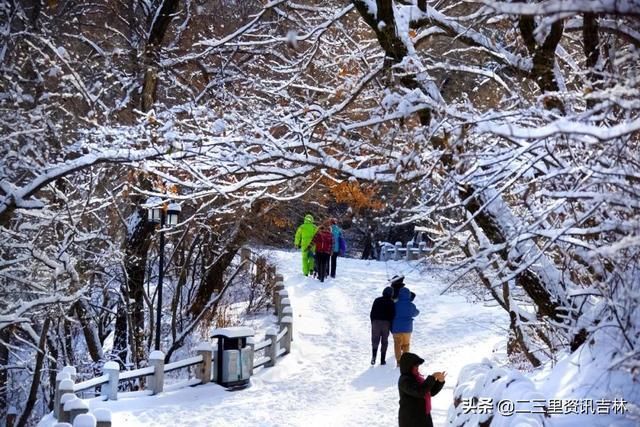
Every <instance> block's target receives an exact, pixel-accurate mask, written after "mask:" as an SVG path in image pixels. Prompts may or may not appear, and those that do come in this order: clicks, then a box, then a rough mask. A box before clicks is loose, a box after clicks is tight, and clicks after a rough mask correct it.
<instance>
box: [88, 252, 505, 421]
mask: <svg viewBox="0 0 640 427" xmlns="http://www.w3.org/2000/svg"><path fill="white" fill-rule="evenodd" d="M272 257H273V258H274V259H275V260H276V261H277V262H278V271H279V272H280V273H282V274H283V276H284V280H285V286H286V288H287V289H288V291H289V297H290V299H291V304H292V307H293V310H294V343H293V349H292V352H291V354H290V355H288V356H285V357H284V358H283V359H280V362H279V363H278V365H277V366H276V367H275V368H267V369H262V370H260V371H258V372H257V374H256V375H255V376H254V377H252V386H251V387H250V388H249V389H246V390H244V391H239V392H235V393H229V392H226V391H223V390H222V389H221V388H219V387H218V386H216V385H207V386H201V387H194V388H190V389H183V390H179V391H176V392H172V393H164V394H163V395H161V396H157V397H141V398H137V399H123V400H120V401H118V402H94V404H93V405H92V406H96V407H98V406H108V407H109V408H111V410H112V411H114V414H113V417H114V426H142V425H144V426H175V427H178V426H265V427H266V426H279V427H280V426H305V427H310V426H325V425H330V426H332V427H333V426H393V425H397V410H398V392H397V387H396V381H397V378H398V370H397V369H396V368H395V362H394V358H393V344H392V340H391V337H389V338H390V341H391V343H390V346H389V347H390V348H389V352H388V356H387V359H388V360H389V363H388V364H387V365H386V366H380V365H376V366H374V367H372V366H371V365H370V364H369V360H370V357H371V356H370V338H369V330H370V322H369V310H370V308H371V303H372V301H373V299H374V298H375V297H377V296H379V295H380V294H381V292H382V289H383V288H384V286H385V284H386V281H387V274H388V275H389V276H392V275H393V274H396V273H404V274H405V275H406V276H407V277H406V279H405V283H407V286H408V287H409V288H410V289H411V290H413V291H414V292H415V293H416V294H417V297H416V300H415V303H416V305H417V306H418V309H419V310H420V312H421V314H420V316H418V317H417V318H416V321H415V324H414V333H413V336H412V349H411V350H412V351H413V352H415V353H417V354H419V355H421V356H422V357H423V358H424V359H425V360H426V363H425V364H424V365H423V367H422V372H423V373H430V372H432V371H436V370H446V371H448V372H449V376H448V379H447V384H446V385H445V388H444V389H443V391H442V392H441V393H440V394H439V395H438V396H436V397H435V398H434V400H433V407H434V409H433V418H434V422H435V425H436V426H442V425H444V424H445V420H446V414H447V409H448V407H449V405H450V404H451V403H452V400H453V398H452V390H453V387H454V386H455V384H456V381H457V374H458V372H459V370H460V368H461V367H462V366H463V365H465V364H467V363H473V362H479V361H481V360H482V358H483V357H489V356H490V355H491V353H492V350H493V348H494V347H495V346H496V344H498V343H501V342H503V340H504V335H505V332H504V331H505V329H506V326H507V323H506V322H507V319H506V315H505V314H504V313H503V312H502V311H501V309H499V308H488V307H484V306H483V305H481V304H472V303H469V302H467V301H465V299H464V298H463V297H461V296H455V295H453V296H452V295H447V296H440V295H439V293H440V291H441V290H442V289H443V288H444V286H446V283H438V282H437V281H435V279H433V277H430V276H429V275H426V276H421V275H420V273H419V272H418V271H417V270H415V269H414V268H413V267H412V266H411V265H409V264H407V263H405V262H389V263H387V264H386V265H385V263H381V262H376V261H360V260H352V259H339V260H338V261H339V264H338V277H337V278H336V279H330V280H329V281H328V282H325V283H324V284H321V283H320V282H318V281H317V280H315V279H311V278H305V277H303V276H302V275H301V274H300V273H299V267H298V265H299V255H298V254H295V253H293V252H275V253H273V254H272ZM387 271H388V273H387Z"/></svg>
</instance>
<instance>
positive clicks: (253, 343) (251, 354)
mask: <svg viewBox="0 0 640 427" xmlns="http://www.w3.org/2000/svg"><path fill="white" fill-rule="evenodd" d="M247 347H249V359H250V360H249V376H252V375H253V361H254V358H255V348H256V341H255V339H254V338H253V337H248V338H247Z"/></svg>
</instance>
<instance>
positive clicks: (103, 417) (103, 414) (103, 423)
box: [93, 408, 111, 427]
mask: <svg viewBox="0 0 640 427" xmlns="http://www.w3.org/2000/svg"><path fill="white" fill-rule="evenodd" d="M93 415H94V416H95V417H96V427H111V411H109V410H108V409H107V408H97V409H94V410H93Z"/></svg>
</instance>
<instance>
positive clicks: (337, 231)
mask: <svg viewBox="0 0 640 427" xmlns="http://www.w3.org/2000/svg"><path fill="white" fill-rule="evenodd" d="M331 235H332V236H333V248H332V249H333V250H332V252H331V272H330V273H331V277H336V264H337V262H338V255H341V256H344V250H343V249H342V248H341V246H342V244H343V243H344V235H343V233H342V229H341V228H340V227H338V220H337V219H335V218H331ZM345 246H346V245H345Z"/></svg>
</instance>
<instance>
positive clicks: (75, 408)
mask: <svg viewBox="0 0 640 427" xmlns="http://www.w3.org/2000/svg"><path fill="white" fill-rule="evenodd" d="M67 405H68V406H67ZM67 409H68V410H69V422H70V423H71V424H74V425H75V420H76V417H77V416H78V415H82V414H86V413H87V412H89V405H87V404H86V402H85V401H84V400H82V399H72V400H69V401H68V402H67V403H65V404H64V410H65V411H66V410H67Z"/></svg>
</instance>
